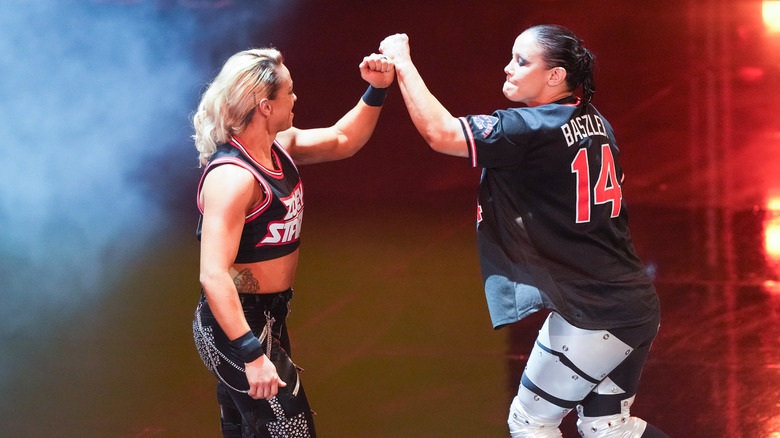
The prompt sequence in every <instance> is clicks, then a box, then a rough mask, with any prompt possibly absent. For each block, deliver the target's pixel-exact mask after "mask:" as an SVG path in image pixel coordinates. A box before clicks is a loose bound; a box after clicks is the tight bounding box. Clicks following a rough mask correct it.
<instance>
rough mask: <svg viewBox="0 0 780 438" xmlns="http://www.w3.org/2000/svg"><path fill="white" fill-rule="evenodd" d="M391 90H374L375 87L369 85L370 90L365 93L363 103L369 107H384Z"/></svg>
mask: <svg viewBox="0 0 780 438" xmlns="http://www.w3.org/2000/svg"><path fill="white" fill-rule="evenodd" d="M389 88H390V87H387V88H374V86H373V85H369V86H368V90H366V92H365V93H363V102H364V103H365V104H366V105H368V106H382V104H383V103H385V98H386V97H387V90H388V89H389Z"/></svg>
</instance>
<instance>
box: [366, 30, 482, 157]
mask: <svg viewBox="0 0 780 438" xmlns="http://www.w3.org/2000/svg"><path fill="white" fill-rule="evenodd" d="M379 51H380V52H382V54H383V55H385V56H387V57H388V58H390V59H391V60H392V61H393V64H394V65H395V72H396V76H397V77H398V86H399V87H400V89H401V94H402V95H403V98H404V103H406V108H407V110H408V111H409V116H411V118H412V122H413V123H414V126H415V127H416V128H417V130H418V131H419V132H420V134H421V135H422V136H423V138H424V139H425V141H426V142H427V143H428V144H429V145H430V146H431V148H432V149H433V150H435V151H437V152H441V153H443V154H447V155H455V156H459V157H467V156H468V154H469V151H468V144H467V143H466V137H465V135H464V134H463V128H461V124H460V121H458V119H456V118H455V117H453V116H452V114H450V112H449V111H448V110H447V109H446V108H445V107H444V105H442V104H441V102H439V100H438V99H436V97H435V96H434V95H433V94H431V92H430V90H428V87H427V86H426V85H425V82H424V81H423V79H422V77H421V76H420V73H419V72H418V71H417V67H415V66H414V63H412V58H411V54H410V49H409V37H407V36H406V34H395V35H391V36H389V37H387V38H385V39H384V41H382V44H380V46H379Z"/></svg>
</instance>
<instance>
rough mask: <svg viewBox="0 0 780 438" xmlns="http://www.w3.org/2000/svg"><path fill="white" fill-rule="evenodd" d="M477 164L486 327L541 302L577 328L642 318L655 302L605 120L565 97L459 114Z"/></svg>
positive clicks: (537, 306) (641, 320)
mask: <svg viewBox="0 0 780 438" xmlns="http://www.w3.org/2000/svg"><path fill="white" fill-rule="evenodd" d="M460 120H461V123H462V126H463V131H464V134H465V135H466V138H467V141H468V146H469V155H470V158H471V160H472V165H474V166H480V167H483V168H484V169H483V172H482V178H481V182H480V192H479V204H478V218H477V220H478V225H477V235H478V244H479V255H480V263H481V267H482V275H483V279H484V282H485V293H486V296H487V300H488V307H489V309H490V314H491V319H492V321H493V325H494V327H496V328H499V327H501V326H503V325H506V324H509V323H511V322H514V321H517V320H519V319H522V318H524V317H525V316H527V315H529V314H531V313H533V312H536V311H537V310H540V309H542V308H548V309H554V310H556V311H557V312H559V313H560V314H561V315H563V316H564V317H565V318H566V319H567V320H569V322H571V323H572V324H574V325H576V326H578V327H581V328H584V329H605V328H617V327H625V326H631V325H636V324H641V323H644V322H647V321H648V320H649V319H650V318H652V316H653V315H654V313H655V312H657V311H658V298H657V295H656V292H655V288H654V287H653V285H652V282H651V280H650V279H649V277H648V276H647V275H646V273H645V271H644V268H643V265H642V262H641V261H640V259H639V257H637V255H636V253H635V251H634V245H633V242H632V240H631V234H630V233H629V229H628V226H627V212H626V204H625V201H624V199H623V194H622V183H623V171H622V169H621V167H620V164H619V162H618V148H617V144H616V141H615V137H614V134H613V132H612V128H611V126H610V125H609V123H608V122H607V121H606V120H605V119H604V118H603V117H602V116H601V114H599V112H598V111H596V109H595V108H594V107H593V106H592V105H587V106H583V105H582V103H581V102H580V100H579V99H578V98H576V97H574V96H570V97H567V98H565V99H561V100H559V101H557V102H555V103H551V104H548V105H542V106H538V107H532V108H511V109H507V110H500V111H496V112H495V113H493V114H492V115H479V116H468V117H464V118H461V119H460Z"/></svg>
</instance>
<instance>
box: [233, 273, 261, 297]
mask: <svg viewBox="0 0 780 438" xmlns="http://www.w3.org/2000/svg"><path fill="white" fill-rule="evenodd" d="M233 283H234V284H235V285H236V290H237V291H238V293H240V294H251V293H257V291H259V290H260V283H258V282H257V279H255V277H253V276H252V270H251V269H249V268H247V269H244V270H242V271H241V272H239V273H238V274H236V276H235V277H233Z"/></svg>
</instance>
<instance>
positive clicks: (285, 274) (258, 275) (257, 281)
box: [230, 249, 298, 294]
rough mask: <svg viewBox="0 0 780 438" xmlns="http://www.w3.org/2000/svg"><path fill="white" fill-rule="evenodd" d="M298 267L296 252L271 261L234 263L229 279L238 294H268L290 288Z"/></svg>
mask: <svg viewBox="0 0 780 438" xmlns="http://www.w3.org/2000/svg"><path fill="white" fill-rule="evenodd" d="M297 267H298V250H297V249H296V250H295V251H294V252H292V253H290V254H287V255H286V256H283V257H279V258H277V259H273V260H266V261H262V262H255V263H236V264H234V265H233V268H232V269H231V272H230V274H231V277H233V282H234V283H235V284H236V289H237V290H238V292H239V293H254V294H268V293H274V292H282V291H285V290H287V289H289V288H291V287H292V285H293V282H294V281H295V269H296V268H297Z"/></svg>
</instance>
